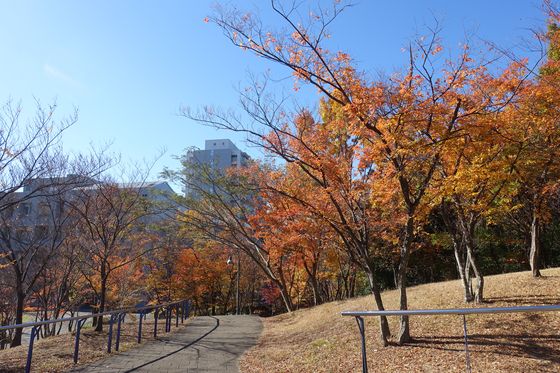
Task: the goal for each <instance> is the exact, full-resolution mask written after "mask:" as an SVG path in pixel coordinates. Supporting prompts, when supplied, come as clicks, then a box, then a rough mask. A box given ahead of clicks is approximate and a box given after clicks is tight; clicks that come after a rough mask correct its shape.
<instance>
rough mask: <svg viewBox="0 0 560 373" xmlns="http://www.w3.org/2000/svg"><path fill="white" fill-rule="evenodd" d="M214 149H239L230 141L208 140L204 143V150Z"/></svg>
mask: <svg viewBox="0 0 560 373" xmlns="http://www.w3.org/2000/svg"><path fill="white" fill-rule="evenodd" d="M213 149H233V150H239V149H237V146H235V144H234V143H233V142H232V141H231V140H230V139H216V140H206V141H205V142H204V150H213Z"/></svg>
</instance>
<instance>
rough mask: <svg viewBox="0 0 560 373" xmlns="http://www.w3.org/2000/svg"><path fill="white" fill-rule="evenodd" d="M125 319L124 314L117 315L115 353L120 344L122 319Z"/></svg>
mask: <svg viewBox="0 0 560 373" xmlns="http://www.w3.org/2000/svg"><path fill="white" fill-rule="evenodd" d="M125 317H126V313H125V312H123V313H119V314H117V319H118V321H117V341H116V343H115V351H118V350H119V346H120V342H121V322H123V321H124V318H125Z"/></svg>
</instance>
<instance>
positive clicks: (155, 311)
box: [154, 307, 159, 338]
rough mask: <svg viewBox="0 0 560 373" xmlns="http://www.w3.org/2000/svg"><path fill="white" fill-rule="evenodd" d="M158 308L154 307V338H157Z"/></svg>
mask: <svg viewBox="0 0 560 373" xmlns="http://www.w3.org/2000/svg"><path fill="white" fill-rule="evenodd" d="M158 313H159V308H157V307H156V308H155V309H154V338H157V319H158Z"/></svg>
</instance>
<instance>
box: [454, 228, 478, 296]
mask: <svg viewBox="0 0 560 373" xmlns="http://www.w3.org/2000/svg"><path fill="white" fill-rule="evenodd" d="M464 251H465V247H464V242H463V241H461V242H457V241H456V240H455V239H453V253H454V254H455V264H457V272H458V273H459V278H460V279H461V285H463V291H464V299H465V302H466V303H470V302H472V301H473V299H474V297H473V293H472V287H471V284H470V276H468V274H470V271H469V273H467V272H466V271H465V267H466V266H467V265H468V263H467V262H466V258H465V253H464Z"/></svg>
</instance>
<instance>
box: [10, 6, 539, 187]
mask: <svg viewBox="0 0 560 373" xmlns="http://www.w3.org/2000/svg"><path fill="white" fill-rule="evenodd" d="M214 3H215V1H207V0H183V1H179V0H176V1H171V0H169V1H167V0H161V1H157V2H156V1H139V0H135V1H132V0H120V1H109V0H105V1H101V0H98V1H93V0H90V1H85V0H83V1H74V0H67V1H56V0H52V1H43V0H36V1H30V0H21V1H13V0H11V1H8V0H1V1H0V7H1V8H0V48H1V51H2V53H1V55H2V58H1V59H0V101H5V100H7V99H8V98H10V97H11V98H12V99H14V100H16V101H19V100H21V102H22V104H23V106H24V109H25V110H26V113H27V114H28V115H30V114H32V111H33V97H36V98H38V99H39V100H41V101H42V102H44V103H49V102H52V101H53V100H55V99H56V101H57V103H58V104H59V110H58V114H59V115H61V116H63V115H64V114H65V113H69V112H70V111H71V110H72V107H73V106H76V107H78V109H79V121H78V123H77V124H76V125H75V126H74V127H73V128H71V129H70V130H68V132H67V133H66V134H65V136H64V144H65V147H66V148H67V149H69V150H74V151H76V150H81V149H87V148H88V146H89V144H90V143H94V144H103V143H106V142H112V143H113V146H112V149H113V151H115V152H119V153H121V154H122V156H123V158H124V159H128V160H132V161H141V160H142V159H147V160H150V159H153V157H154V156H155V155H156V154H157V153H158V152H159V151H160V150H161V149H166V153H165V155H164V156H163V157H162V158H161V159H160V160H159V161H158V163H157V164H156V167H155V168H154V171H153V176H154V177H155V176H156V175H157V173H158V172H159V170H161V169H162V168H163V167H164V166H168V167H172V168H176V167H178V163H177V161H175V160H173V158H172V157H173V155H178V154H181V153H182V151H183V149H185V148H186V147H189V146H199V147H202V146H203V144H204V139H208V138H220V137H229V138H232V139H233V140H234V141H236V142H238V143H239V145H240V147H241V148H244V147H245V146H244V145H243V144H242V143H241V140H242V138H240V137H239V136H235V135H232V134H229V133H220V132H216V131H215V130H212V129H209V128H206V127H200V126H198V125H196V124H194V123H192V122H190V121H189V120H187V119H185V118H182V117H179V116H177V113H178V109H179V107H180V106H181V105H186V106H191V107H194V108H197V107H200V106H202V105H205V104H213V105H216V106H220V107H224V108H235V106H236V104H237V94H236V91H235V88H236V87H238V86H239V85H241V86H243V82H244V81H246V78H247V73H248V72H249V71H251V72H255V73H259V72H262V71H265V70H266V69H269V68H271V66H270V65H268V64H267V63H265V62H264V61H261V60H259V59H257V58H255V57H253V56H252V55H250V54H249V53H247V52H243V51H240V50H238V49H236V48H235V47H233V46H232V45H230V44H229V42H228V41H227V40H226V39H225V38H224V37H223V35H222V33H221V31H220V30H219V29H218V28H217V27H216V26H215V25H212V24H207V23H205V22H203V19H204V17H205V16H206V15H208V14H211V13H212V5H213V4H214ZM225 3H226V4H235V5H236V6H237V7H239V8H242V9H249V10H255V9H257V10H258V9H260V10H262V11H265V10H266V9H267V8H268V1H227V2H225ZM313 3H315V2H312V1H310V2H309V5H308V4H307V3H306V2H304V5H303V6H304V8H303V9H307V8H308V7H309V6H310V5H312V4H313ZM321 3H323V4H326V3H329V1H326V0H325V1H321ZM434 16H435V17H437V18H438V19H439V20H440V21H441V24H442V26H443V33H442V36H443V37H444V38H445V39H446V40H447V41H448V43H447V44H449V45H450V46H454V45H457V43H458V42H459V41H461V40H462V38H463V35H464V34H465V32H469V33H473V32H474V33H476V34H477V35H478V36H479V37H480V38H482V39H488V40H492V41H494V42H496V43H498V44H499V45H501V46H504V47H509V46H513V45H515V44H517V43H518V42H519V40H520V38H522V37H530V34H529V32H528V29H530V28H535V27H542V25H543V22H544V21H543V20H544V16H543V13H542V11H541V7H540V2H539V1H536V0H535V1H533V0H510V1H502V0H485V1H480V0H471V1H458V0H447V1H443V0H426V1H423V0H391V1H380V0H369V1H368V0H358V1H355V5H354V6H353V7H352V8H350V9H349V10H348V11H347V12H345V13H344V14H343V15H341V16H340V18H339V19H338V20H337V21H336V23H335V24H334V25H333V27H331V33H332V35H333V36H332V39H331V41H330V44H331V45H330V47H331V48H332V49H342V50H345V51H347V52H349V53H350V54H351V56H352V57H353V58H354V59H355V60H356V61H357V64H358V66H359V67H360V68H362V69H363V70H366V71H368V72H372V73H373V72H376V71H378V70H381V71H388V72H390V71H391V70H393V69H394V68H396V67H399V66H401V65H402V63H405V62H406V55H404V54H403V53H402V51H401V48H402V47H403V46H406V44H407V41H408V40H410V39H411V38H412V37H413V36H414V35H415V33H417V32H419V33H422V31H423V30H425V28H424V25H425V24H430V23H431V22H432V20H433V17H434ZM268 19H269V18H268V17H267V20H268ZM277 21H278V20H277V19H276V18H270V22H272V24H273V25H274V24H275V23H276V22H277ZM272 68H273V74H275V76H276V77H278V78H282V77H286V76H288V73H287V72H286V71H283V70H279V69H277V68H274V67H272ZM282 84H284V85H286V83H285V82H284V83H279V85H282ZM289 86H291V83H290V84H288V87H289ZM280 88H282V87H278V89H280ZM293 94H294V95H295V96H296V98H298V99H305V100H307V101H308V102H312V101H315V97H309V92H308V91H305V90H304V91H301V92H300V93H295V92H294V93H293ZM298 95H299V96H301V97H297V96H298ZM248 151H249V153H253V154H255V153H254V150H251V149H248Z"/></svg>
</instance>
